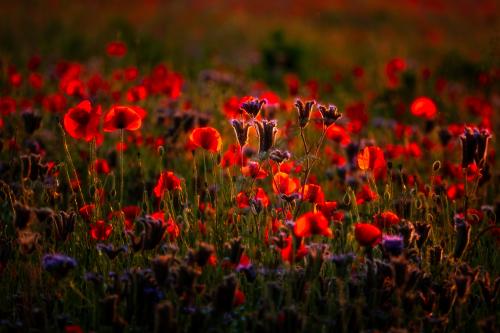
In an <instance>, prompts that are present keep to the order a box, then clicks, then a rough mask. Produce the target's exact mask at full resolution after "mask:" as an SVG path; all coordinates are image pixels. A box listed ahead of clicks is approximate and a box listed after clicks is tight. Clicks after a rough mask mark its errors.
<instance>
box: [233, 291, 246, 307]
mask: <svg viewBox="0 0 500 333" xmlns="http://www.w3.org/2000/svg"><path fill="white" fill-rule="evenodd" d="M243 304H245V294H244V293H243V292H242V291H241V290H240V289H238V288H236V290H235V291H234V298H233V306H241V305H243Z"/></svg>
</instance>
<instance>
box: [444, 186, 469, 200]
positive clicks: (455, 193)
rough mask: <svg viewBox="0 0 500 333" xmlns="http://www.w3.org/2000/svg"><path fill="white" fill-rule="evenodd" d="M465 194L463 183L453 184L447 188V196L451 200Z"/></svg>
mask: <svg viewBox="0 0 500 333" xmlns="http://www.w3.org/2000/svg"><path fill="white" fill-rule="evenodd" d="M464 195H465V187H464V184H463V183H460V184H452V185H450V186H449V187H448V189H447V190H446V196H447V197H448V199H449V200H457V199H460V198H462V197H463V196H464Z"/></svg>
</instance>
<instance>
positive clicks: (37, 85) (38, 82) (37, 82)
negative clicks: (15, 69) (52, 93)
mask: <svg viewBox="0 0 500 333" xmlns="http://www.w3.org/2000/svg"><path fill="white" fill-rule="evenodd" d="M28 82H29V83H30V86H31V87H33V89H36V90H39V89H41V88H42V87H43V76H42V75H41V74H40V73H31V74H30V76H29V77H28Z"/></svg>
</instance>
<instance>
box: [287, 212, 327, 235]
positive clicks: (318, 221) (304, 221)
mask: <svg viewBox="0 0 500 333" xmlns="http://www.w3.org/2000/svg"><path fill="white" fill-rule="evenodd" d="M293 232H294V233H295V236H297V237H309V236H312V235H323V236H327V237H333V232H332V229H330V228H329V226H328V220H327V219H326V217H325V216H324V215H323V214H322V213H320V212H318V213H312V212H308V213H305V214H304V215H302V216H300V217H299V218H298V219H297V221H296V222H295V226H294V227H293Z"/></svg>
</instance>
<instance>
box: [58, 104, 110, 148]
mask: <svg viewBox="0 0 500 333" xmlns="http://www.w3.org/2000/svg"><path fill="white" fill-rule="evenodd" d="M100 116H101V107H100V106H97V107H95V108H93V107H92V105H91V104H90V101H83V102H81V103H80V104H78V105H77V106H76V107H74V108H71V109H69V110H68V112H67V113H66V114H65V115H64V119H63V125H64V129H65V130H66V132H68V134H69V135H70V136H72V137H73V138H75V139H82V140H85V141H87V142H88V141H90V140H92V139H94V138H95V137H97V136H98V135H99V119H100Z"/></svg>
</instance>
